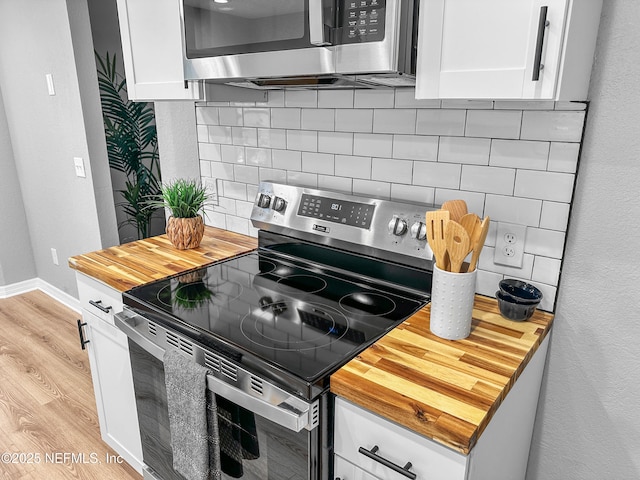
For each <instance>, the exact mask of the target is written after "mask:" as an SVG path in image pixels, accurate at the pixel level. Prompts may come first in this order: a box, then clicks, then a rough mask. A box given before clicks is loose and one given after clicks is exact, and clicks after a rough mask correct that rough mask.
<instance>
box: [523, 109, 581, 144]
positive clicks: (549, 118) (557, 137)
mask: <svg viewBox="0 0 640 480" xmlns="http://www.w3.org/2000/svg"><path fill="white" fill-rule="evenodd" d="M584 116H585V112H564V111H553V112H547V111H539V112H537V111H525V112H522V131H521V133H520V138H521V139H523V140H549V141H552V142H579V141H580V139H581V138H582V128H583V126H584Z"/></svg>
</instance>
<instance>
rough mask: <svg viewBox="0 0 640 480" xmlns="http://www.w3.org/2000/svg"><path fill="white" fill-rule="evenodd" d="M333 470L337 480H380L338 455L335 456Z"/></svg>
mask: <svg viewBox="0 0 640 480" xmlns="http://www.w3.org/2000/svg"><path fill="white" fill-rule="evenodd" d="M333 468H334V475H333V476H334V478H335V480H379V479H378V477H374V476H373V475H370V474H368V473H367V472H365V471H364V470H362V469H360V468H358V467H356V466H355V465H353V464H352V463H350V462H348V461H346V460H345V459H344V458H342V457H340V456H338V455H335V456H334V461H333Z"/></svg>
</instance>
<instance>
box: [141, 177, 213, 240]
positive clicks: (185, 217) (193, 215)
mask: <svg viewBox="0 0 640 480" xmlns="http://www.w3.org/2000/svg"><path fill="white" fill-rule="evenodd" d="M208 200H209V195H208V193H207V190H206V188H205V187H204V186H202V185H201V184H200V183H199V182H197V181H196V180H187V179H182V178H180V179H177V180H174V181H172V182H170V183H167V184H164V185H162V187H161V193H160V195H158V196H157V197H155V198H153V199H151V200H150V201H149V202H148V203H149V205H150V206H154V207H166V208H168V209H169V210H170V211H171V215H170V216H169V219H168V220H167V228H166V232H167V237H168V238H169V240H170V241H171V243H172V244H173V245H174V246H175V247H176V248H177V249H179V250H187V249H190V248H197V247H198V246H199V245H200V242H201V241H202V236H203V235H204V220H203V219H202V215H201V214H200V212H202V211H203V209H204V206H205V204H206V202H207V201H208Z"/></svg>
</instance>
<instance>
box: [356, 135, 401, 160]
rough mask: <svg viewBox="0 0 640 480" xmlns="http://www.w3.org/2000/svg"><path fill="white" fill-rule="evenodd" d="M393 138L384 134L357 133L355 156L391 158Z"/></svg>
mask: <svg viewBox="0 0 640 480" xmlns="http://www.w3.org/2000/svg"><path fill="white" fill-rule="evenodd" d="M392 151H393V136H392V135H386V134H382V133H375V134H366V133H356V134H354V136H353V154H354V155H363V156H366V157H391V152H392Z"/></svg>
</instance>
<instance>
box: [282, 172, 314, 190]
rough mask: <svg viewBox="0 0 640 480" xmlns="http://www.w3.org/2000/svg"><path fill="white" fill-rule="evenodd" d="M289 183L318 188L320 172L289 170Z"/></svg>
mask: <svg viewBox="0 0 640 480" xmlns="http://www.w3.org/2000/svg"><path fill="white" fill-rule="evenodd" d="M287 183H289V184H295V185H304V186H306V187H312V188H316V187H317V186H318V174H317V173H307V172H293V171H288V172H287Z"/></svg>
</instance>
